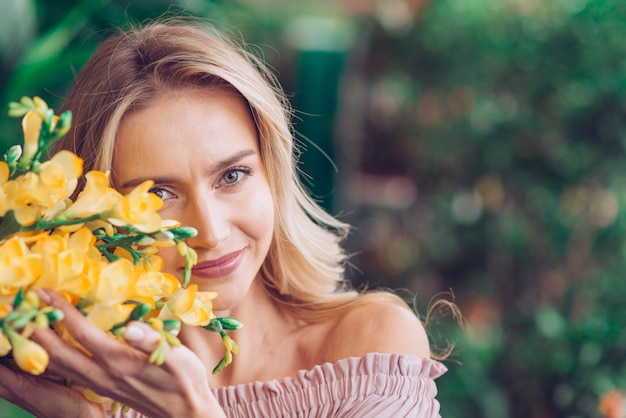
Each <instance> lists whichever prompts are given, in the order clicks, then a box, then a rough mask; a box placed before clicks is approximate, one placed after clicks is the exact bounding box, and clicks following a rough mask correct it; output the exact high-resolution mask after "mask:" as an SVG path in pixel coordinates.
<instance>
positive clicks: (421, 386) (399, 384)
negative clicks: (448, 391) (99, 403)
mask: <svg viewBox="0 0 626 418" xmlns="http://www.w3.org/2000/svg"><path fill="white" fill-rule="evenodd" d="M446 370H447V369H446V367H445V366H444V365H443V364H441V363H439V362H437V361H435V360H431V359H422V358H417V357H413V356H408V355H400V354H381V353H370V354H367V355H365V356H364V357H351V358H347V359H343V360H339V361H338V362H337V363H334V364H333V363H325V364H322V365H318V366H315V367H314V368H313V369H311V370H306V371H301V372H299V373H298V374H297V376H295V377H289V378H285V379H282V380H272V381H269V382H254V383H249V384H243V385H237V386H227V387H223V388H218V389H214V390H213V394H214V395H215V397H216V399H217V400H218V402H219V404H220V405H221V406H222V408H223V409H224V412H225V413H226V416H227V417H229V418H255V417H272V418H274V417H294V418H295V417H297V418H304V417H306V418H314V417H319V418H322V417H323V418H327V417H341V418H370V417H371V418H374V417H376V418H386V417H389V418H395V417H403V418H404V417H407V418H437V417H440V414H439V402H438V401H437V399H436V398H435V397H436V395H437V386H436V385H435V379H436V378H437V377H439V376H441V375H442V374H444V373H445V372H446ZM115 416H116V417H118V416H122V417H125V418H131V417H132V418H138V417H142V415H139V414H137V413H135V412H132V411H131V412H129V413H127V414H124V415H115Z"/></svg>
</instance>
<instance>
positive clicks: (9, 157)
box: [4, 145, 22, 163]
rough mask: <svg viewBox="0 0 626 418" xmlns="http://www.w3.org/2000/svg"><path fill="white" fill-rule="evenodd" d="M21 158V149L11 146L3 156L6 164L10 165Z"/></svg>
mask: <svg viewBox="0 0 626 418" xmlns="http://www.w3.org/2000/svg"><path fill="white" fill-rule="evenodd" d="M21 156H22V147H21V146H20V145H13V146H12V147H11V148H9V149H8V151H7V152H6V154H4V161H6V162H7V163H12V162H14V161H17V160H19V159H20V157H21Z"/></svg>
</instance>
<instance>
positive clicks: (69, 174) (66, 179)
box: [39, 151, 83, 203]
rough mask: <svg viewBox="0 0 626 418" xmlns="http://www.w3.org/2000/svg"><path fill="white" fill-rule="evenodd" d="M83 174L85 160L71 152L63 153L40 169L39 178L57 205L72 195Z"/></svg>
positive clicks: (59, 153)
mask: <svg viewBox="0 0 626 418" xmlns="http://www.w3.org/2000/svg"><path fill="white" fill-rule="evenodd" d="M82 172H83V160H82V159H80V158H79V157H78V156H77V155H76V154H74V153H72V152H70V151H61V152H58V153H57V154H55V155H54V156H53V157H52V158H51V159H50V160H49V161H45V162H43V163H42V164H41V166H40V167H39V178H40V180H41V183H42V185H43V186H44V187H45V188H46V190H47V191H48V193H49V194H50V197H51V198H52V200H53V201H54V202H55V203H56V202H59V201H62V200H64V199H66V198H68V197H70V196H71V195H72V193H74V190H75V189H76V185H77V184H78V177H79V176H80V175H81V174H82Z"/></svg>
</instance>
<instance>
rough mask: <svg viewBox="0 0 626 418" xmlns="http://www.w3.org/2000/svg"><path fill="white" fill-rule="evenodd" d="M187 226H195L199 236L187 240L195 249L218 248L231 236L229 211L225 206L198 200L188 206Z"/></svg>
mask: <svg viewBox="0 0 626 418" xmlns="http://www.w3.org/2000/svg"><path fill="white" fill-rule="evenodd" d="M186 212H187V214H186V216H185V218H186V219H185V221H186V222H185V225H189V226H193V227H194V228H196V229H197V230H198V235H196V236H195V237H193V238H190V239H188V240H187V243H188V244H189V246H191V247H193V248H206V249H213V248H217V247H218V246H219V245H220V243H222V242H223V241H225V240H226V238H227V237H228V236H229V235H230V228H231V225H230V221H229V217H228V211H227V210H226V208H225V207H224V205H223V204H220V203H219V202H213V201H209V200H208V199H196V200H195V201H194V202H191V203H190V204H189V206H188V210H187V211H186Z"/></svg>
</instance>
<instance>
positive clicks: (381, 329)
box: [0, 90, 430, 417]
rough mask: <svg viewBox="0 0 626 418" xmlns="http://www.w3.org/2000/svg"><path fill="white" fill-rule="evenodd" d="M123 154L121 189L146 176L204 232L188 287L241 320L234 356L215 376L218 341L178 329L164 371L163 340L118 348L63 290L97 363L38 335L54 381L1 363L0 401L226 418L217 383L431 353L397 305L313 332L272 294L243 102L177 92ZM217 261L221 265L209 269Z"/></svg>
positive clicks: (75, 330)
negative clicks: (367, 357)
mask: <svg viewBox="0 0 626 418" xmlns="http://www.w3.org/2000/svg"><path fill="white" fill-rule="evenodd" d="M116 145H117V146H116V154H115V156H114V164H113V170H112V174H113V177H112V178H113V182H114V184H115V186H117V187H118V188H119V189H120V190H121V191H123V192H126V191H128V190H127V189H130V188H131V187H133V186H135V185H137V184H139V183H141V182H142V181H143V180H145V179H153V180H155V186H154V188H153V191H154V192H155V193H157V194H159V195H160V196H161V197H162V198H163V200H164V207H163V209H162V211H161V215H162V216H163V217H164V218H173V219H177V220H179V221H180V222H181V223H182V224H185V225H191V226H194V227H195V228H197V229H198V232H199V233H198V236H197V237H195V238H193V239H191V240H189V241H188V243H189V245H190V246H192V247H193V248H194V249H195V250H196V251H197V253H198V258H199V264H200V265H202V264H204V266H205V267H204V268H202V269H199V270H196V271H195V272H194V273H193V275H192V280H191V282H192V283H196V284H198V286H199V288H200V290H211V291H216V292H218V293H219V297H218V299H216V301H215V311H216V312H215V313H216V314H217V315H218V316H234V317H236V318H237V319H239V320H240V321H242V322H243V323H244V324H245V327H244V328H243V329H241V330H238V331H235V332H233V333H232V336H233V338H234V339H235V340H236V341H237V342H238V343H239V346H240V351H239V354H238V355H237V356H236V357H235V360H234V362H233V364H232V365H230V366H229V367H227V368H226V369H225V370H224V371H222V372H220V373H218V374H217V375H211V372H210V371H211V370H212V368H213V366H214V365H215V364H216V363H217V361H218V360H219V358H221V356H222V355H223V346H222V343H221V341H220V339H219V338H217V336H216V335H215V334H213V333H209V332H207V331H205V330H202V329H199V328H194V327H183V329H182V331H181V334H180V338H181V341H182V342H183V344H184V346H182V347H178V348H171V347H168V348H167V353H166V357H165V358H166V360H165V363H164V364H163V365H162V366H160V367H158V366H154V365H151V364H148V361H147V357H148V354H149V353H150V352H151V351H152V350H153V349H154V348H155V347H156V345H157V342H158V339H159V336H158V334H157V333H156V332H154V331H153V330H151V329H150V328H149V327H148V326H145V325H144V324H137V323H136V324H133V325H131V326H129V327H128V328H127V330H126V334H125V339H126V341H127V342H128V345H123V344H120V343H119V342H117V341H114V340H112V339H111V338H110V337H109V336H108V335H106V334H105V333H103V332H101V331H100V330H98V329H96V328H94V327H93V326H91V325H90V324H89V323H88V322H87V321H86V320H85V319H84V318H83V317H82V315H81V314H80V313H79V312H78V311H77V310H76V309H74V308H73V307H72V306H70V305H69V304H68V303H67V302H65V300H64V299H63V298H61V297H60V296H58V295H57V294H55V293H54V292H48V291H40V296H41V297H42V299H43V300H46V301H48V303H49V304H51V305H52V306H55V307H58V308H59V309H61V310H63V311H64V312H65V319H64V320H63V324H64V325H65V326H66V327H67V329H68V330H69V332H70V333H71V334H72V335H73V336H74V337H75V338H76V340H77V341H79V342H80V343H81V344H82V345H83V346H84V347H85V348H87V350H89V351H90V353H91V354H92V355H91V356H88V355H86V354H85V353H84V352H82V351H80V350H78V349H76V348H74V347H72V346H69V345H68V344H66V343H65V342H63V341H62V340H60V338H59V337H58V336H57V335H56V334H55V333H54V332H52V331H51V330H38V331H36V333H35V334H34V336H33V338H34V339H35V340H36V341H38V342H39V343H40V344H42V346H43V347H44V348H46V349H47V350H48V352H49V353H50V357H51V358H50V366H49V371H48V372H47V375H48V376H50V378H47V377H45V376H44V377H39V378H35V377H32V376H28V375H25V374H23V373H21V372H16V371H14V370H10V369H8V368H6V367H3V366H0V397H2V398H5V399H8V400H10V401H11V402H14V403H16V404H17V405H20V406H22V407H23V408H25V409H27V410H29V411H31V412H33V413H34V414H35V415H39V416H41V415H45V416H48V417H53V416H58V417H67V416H77V411H80V413H78V415H79V416H83V417H99V416H104V408H103V406H102V405H98V404H93V403H91V402H88V401H86V400H85V399H84V398H83V396H82V394H81V393H80V391H81V388H82V387H89V388H92V389H94V390H95V391H96V392H97V393H99V394H101V395H104V396H109V397H111V398H113V399H116V400H118V401H120V402H122V403H125V404H127V405H128V406H130V407H131V408H133V409H136V410H138V411H140V412H143V413H145V414H147V415H149V416H154V417H161V416H163V417H181V416H185V417H195V416H211V417H220V416H223V412H222V411H221V409H220V408H219V405H217V402H216V401H215V399H214V397H213V395H212V393H211V388H216V387H221V386H228V385H236V384H242V383H249V382H252V381H267V380H271V379H282V378H284V377H287V376H294V375H295V374H296V373H297V372H298V371H299V370H306V369H310V368H311V367H313V366H314V365H316V364H321V363H324V362H335V361H337V360H339V359H342V358H346V357H351V356H362V355H364V354H366V353H368V352H388V353H401V354H410V355H414V356H417V357H429V356H430V351H429V348H428V340H427V337H426V334H425V332H424V329H423V327H422V325H421V323H420V321H419V320H418V318H417V317H416V316H415V315H414V314H413V313H412V312H410V311H409V310H407V309H405V308H403V307H400V306H398V305H395V304H393V303H386V302H372V303H368V304H364V305H360V306H358V307H356V308H354V309H351V310H348V311H346V312H345V313H344V314H341V315H337V316H336V317H334V318H332V319H331V320H327V321H322V322H315V323H307V322H305V321H303V320H301V319H299V318H298V317H296V316H295V315H294V314H293V313H292V312H291V311H289V310H287V309H285V308H283V307H281V306H279V305H277V304H276V303H275V302H274V301H273V300H272V299H271V298H270V296H269V295H268V293H267V292H266V291H265V288H264V285H263V283H262V281H261V279H260V278H259V277H258V271H259V268H260V266H261V264H262V262H263V260H264V258H265V257H266V255H267V251H268V248H269V245H270V243H271V239H272V232H273V229H274V218H273V216H274V215H273V212H274V205H273V200H272V194H271V191H270V188H269V183H268V180H267V175H266V172H265V168H264V166H263V163H262V160H261V156H260V154H259V147H258V139H257V133H256V129H255V125H254V123H253V120H252V118H251V116H250V113H249V111H248V108H247V107H246V106H245V104H244V103H243V102H241V101H240V100H239V99H238V98H236V97H234V96H232V95H225V94H219V93H218V94H216V93H215V92H213V93H212V94H211V95H208V94H206V93H205V94H201V93H197V92H193V93H192V92H190V91H186V90H182V91H177V92H168V94H165V95H162V96H160V97H159V98H157V100H155V101H153V102H151V105H150V106H149V107H147V108H144V109H142V110H140V111H138V112H136V113H134V114H131V115H129V116H127V118H126V119H125V120H124V122H123V123H122V126H121V128H120V130H119V132H118V135H117V138H116ZM161 256H163V258H164V259H165V262H166V265H170V266H171V270H170V272H171V273H173V274H175V275H177V276H178V277H179V278H181V274H182V268H183V263H184V261H183V260H182V259H181V257H180V256H178V254H177V253H175V250H173V249H164V250H163V251H162V252H161ZM216 260H217V261H218V262H217V264H218V265H220V266H221V267H215V266H214V265H215V264H216ZM208 266H211V267H208ZM216 271H217V273H216ZM220 272H224V274H221V273H220ZM260 348H262V349H260ZM277 359H280V361H277ZM58 376H65V377H69V378H70V379H71V380H72V382H74V386H73V388H67V387H64V386H63V385H61V384H59V378H58ZM55 379H56V380H55Z"/></svg>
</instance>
